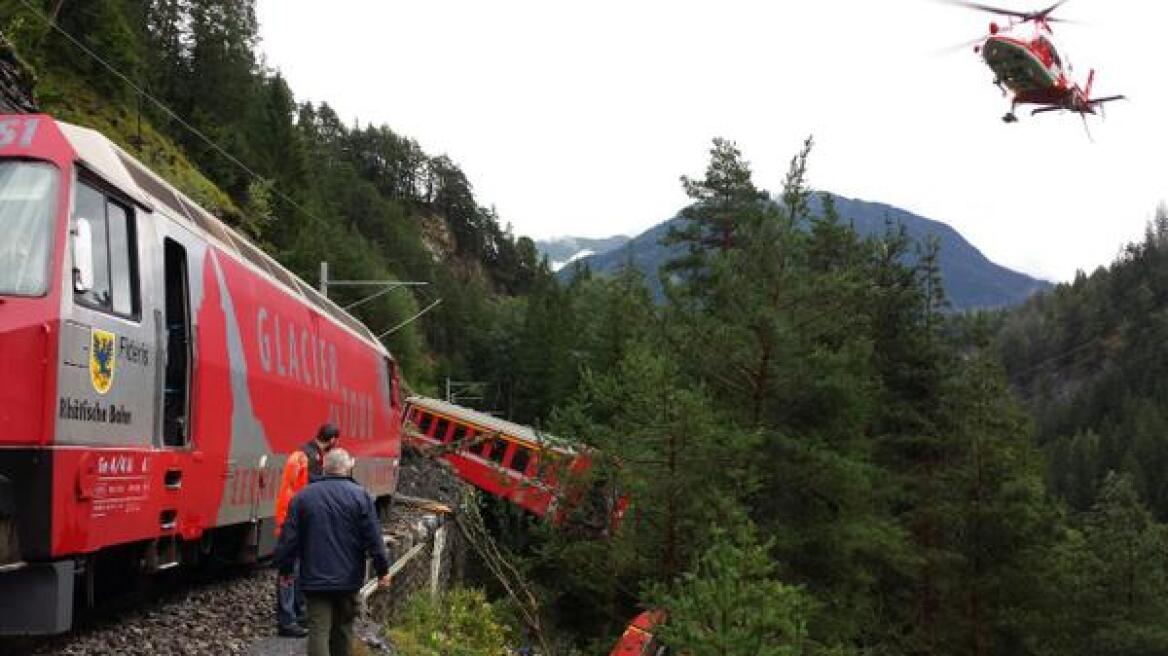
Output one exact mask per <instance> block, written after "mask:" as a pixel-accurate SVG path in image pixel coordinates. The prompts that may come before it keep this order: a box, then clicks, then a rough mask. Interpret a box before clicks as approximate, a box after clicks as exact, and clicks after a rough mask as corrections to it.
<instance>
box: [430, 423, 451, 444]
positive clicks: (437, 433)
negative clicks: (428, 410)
mask: <svg viewBox="0 0 1168 656" xmlns="http://www.w3.org/2000/svg"><path fill="white" fill-rule="evenodd" d="M449 429H450V421H448V420H446V419H439V420H438V427H437V428H435V429H434V435H433V436H432V437H433V438H434V439H436V440H438V441H439V442H442V441H445V440H446V431H448V430H449Z"/></svg>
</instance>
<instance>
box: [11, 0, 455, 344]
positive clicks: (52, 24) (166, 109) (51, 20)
mask: <svg viewBox="0 0 1168 656" xmlns="http://www.w3.org/2000/svg"><path fill="white" fill-rule="evenodd" d="M19 2H20V4H21V5H23V6H24V8H25V9H27V10H28V11H29V12H31V13H32V14H33V15H34V16H35V17H36V18H38V19H39V20H40V21H41V22H43V23H44V24H45V25H47V26H48V27H49V28H50V29H52V30H54V31H56V32H57V33H59V34H60V35H61V36H63V37H65V39H66V40H67V41H69V43H72V44H73V45H74V46H76V47H77V49H78V50H81V51H82V52H83V53H85V54H86V55H88V56H89V57H90V58H92V59H93V60H94V61H96V62H97V63H98V64H101V66H102V67H104V68H105V69H106V70H108V71H109V72H110V73H112V74H113V75H114V76H116V77H117V78H118V79H120V80H121V81H123V82H125V83H126V85H128V86H129V87H130V88H131V89H133V90H134V92H135V93H137V94H138V96H139V97H140V98H146V99H147V100H149V101H150V102H151V103H153V104H154V105H155V106H156V107H158V109H160V110H162V112H163V113H164V114H166V115H167V116H168V117H170V118H171V119H173V120H174V121H175V122H177V123H178V124H179V125H180V126H182V127H183V128H184V129H186V130H187V131H189V132H190V133H191V134H193V135H195V136H196V137H198V138H199V140H201V141H202V142H203V143H205V144H207V145H208V146H210V147H211V149H213V150H214V151H215V152H217V153H219V154H220V155H222V156H223V157H224V158H225V159H226V160H227V161H229V162H231V163H232V164H233V165H235V166H237V167H239V169H240V170H242V171H243V172H245V173H246V174H247V175H249V176H251V178H252V179H254V180H255V181H256V182H259V183H261V184H263V185H264V186H265V187H266V188H267V189H268V190H270V191H271V192H272V193H273V194H275V195H276V196H277V197H278V198H280V199H281V200H283V201H284V202H286V203H288V204H289V205H290V206H292V207H293V208H295V209H296V210H297V211H299V212H300V213H301V214H303V215H304V216H306V217H308V218H309V219H311V220H313V221H315V222H316V223H317V224H319V225H322V226H326V225H328V222H327V221H325V220H324V219H322V218H321V217H319V216H317V215H315V214H313V213H312V212H310V211H309V210H308V209H307V208H306V207H304V206H303V205H301V204H300V203H298V202H296V200H294V199H293V198H292V197H291V196H289V195H287V194H285V193H284V192H282V191H280V190H279V189H277V188H276V186H275V185H274V184H273V183H272V181H271V180H270V179H268V178H265V177H264V176H262V175H260V174H259V173H257V172H256V171H255V170H254V169H252V168H251V167H250V166H248V165H247V164H245V163H244V162H243V161H241V160H240V159H239V158H238V157H235V156H234V155H232V154H231V153H230V152H228V151H227V149H225V148H223V147H222V146H220V145H219V144H218V143H216V142H215V140H214V139H211V138H210V137H208V136H207V135H206V134H205V133H204V132H202V131H201V130H199V129H198V128H196V127H195V126H193V125H191V124H190V123H189V122H188V121H187V120H185V119H184V118H183V117H182V116H180V115H179V114H178V112H176V111H174V110H173V109H171V108H170V106H168V105H167V104H166V103H165V102H163V101H162V100H160V99H159V98H157V97H155V96H154V95H153V94H151V93H150V92H148V91H146V90H145V89H143V88H142V86H141V85H139V84H137V83H136V82H134V80H133V79H131V78H130V77H129V76H128V75H126V74H125V73H123V72H121V71H120V70H118V68H117V67H116V66H114V65H113V64H111V63H109V62H108V61H106V60H105V59H104V58H103V57H102V56H101V55H99V54H97V53H96V52H94V51H93V49H91V48H89V47H88V46H86V45H85V44H84V43H82V42H81V41H80V40H79V39H78V38H76V37H74V36H73V35H72V34H70V33H69V32H67V31H66V30H65V29H64V28H62V27H61V26H60V25H58V24H57V21H56V20H55V16H56V11H54V15H53V17H50V16H46V15H45V13H44V12H43V11H41V10H40V9H38V8H37V7H35V6H34V5H33V4H32V3H31V2H30V1H29V0H19ZM57 9H58V10H59V9H60V8H59V7H58V8H57ZM441 302H442V301H441V299H439V300H438V301H435V302H434V303H432V304H431V305H430V306H429V307H427V308H426V309H425V310H423V311H422V312H419V313H418V314H416V315H414V316H413V317H410V318H409V319H407V320H406V321H404V322H402V323H400V324H398V325H397V326H394V327H393V328H391V329H390V330H388V331H386V332H385V333H382V335H381V336H379V339H382V338H384V337H386V336H388V335H390V334H392V333H393V332H395V331H397V330H399V329H401V328H402V327H404V326H405V325H407V324H409V323H410V322H412V321H414V320H415V319H417V318H418V317H420V316H421V315H422V314H425V312H426V311H428V310H430V309H432V308H433V307H435V306H437V305H438V304H439V303H441Z"/></svg>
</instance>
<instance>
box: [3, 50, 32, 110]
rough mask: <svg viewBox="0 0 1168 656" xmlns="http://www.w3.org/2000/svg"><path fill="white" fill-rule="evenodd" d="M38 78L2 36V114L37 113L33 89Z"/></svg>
mask: <svg viewBox="0 0 1168 656" xmlns="http://www.w3.org/2000/svg"><path fill="white" fill-rule="evenodd" d="M35 83H36V76H34V75H33V72H32V69H31V68H29V67H28V65H27V64H25V63H24V62H23V61H21V59H20V56H19V55H17V54H16V49H14V48H13V47H12V45H11V44H10V43H8V41H7V40H5V38H4V35H3V34H0V114H14V113H15V114H19V113H27V112H35V111H36V109H37V107H36V100H35V99H34V97H33V93H32V89H33V85H34V84H35Z"/></svg>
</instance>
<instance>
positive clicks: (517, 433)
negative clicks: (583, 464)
mask: <svg viewBox="0 0 1168 656" xmlns="http://www.w3.org/2000/svg"><path fill="white" fill-rule="evenodd" d="M406 403H409V404H410V405H415V406H418V407H422V408H427V409H429V410H433V411H434V412H439V413H442V414H444V415H447V416H449V417H455V418H459V419H464V420H466V421H467V422H470V423H474V424H478V425H479V426H482V427H483V428H486V429H488V430H491V431H495V432H498V433H502V434H504V435H511V436H514V437H518V438H519V439H522V440H526V441H528V442H534V443H536V444H541V445H545V446H548V447H550V448H553V449H557V450H560V451H564V452H567V453H576V451H577V449H576V447H575V446H574V445H573V444H572V443H571V442H570V441H568V440H566V439H564V438H562V437H556V436H555V435H550V434H548V433H544V432H542V431H538V432H537V431H536V430H535V429H533V428H532V427H530V426H524V425H523V424H517V423H515V422H511V421H507V420H506V419H499V418H498V417H495V416H494V415H489V414H487V413H485V412H479V411H478V410H471V409H470V408H464V407H462V406H460V405H454V404H453V403H447V402H446V401H441V400H438V399H431V398H429V397H425V396H411V397H409V398H407V399H406Z"/></svg>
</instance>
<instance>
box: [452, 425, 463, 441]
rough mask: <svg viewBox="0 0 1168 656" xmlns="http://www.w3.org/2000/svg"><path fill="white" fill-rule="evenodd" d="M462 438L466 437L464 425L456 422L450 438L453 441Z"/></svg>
mask: <svg viewBox="0 0 1168 656" xmlns="http://www.w3.org/2000/svg"><path fill="white" fill-rule="evenodd" d="M464 439H466V426H463V425H462V424H458V425H457V426H455V427H454V437H453V438H452V440H453V441H454V442H459V441H462V440H464Z"/></svg>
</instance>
